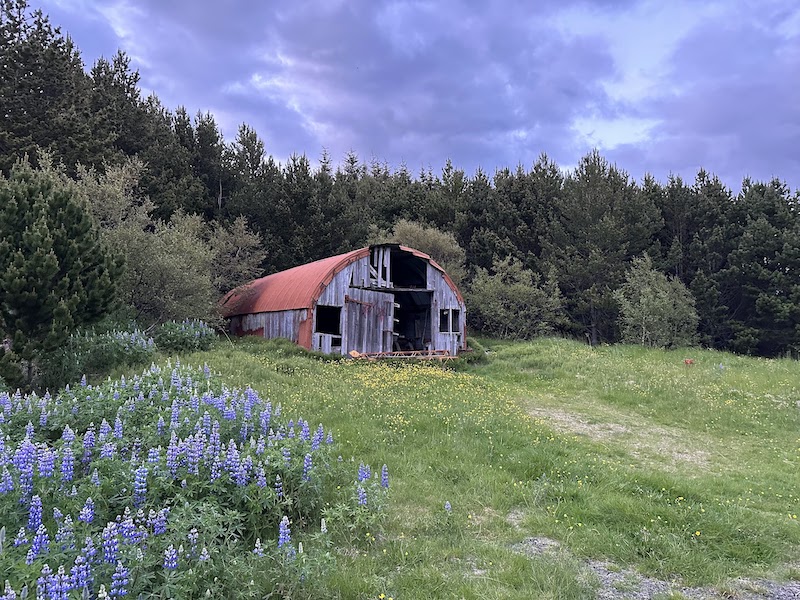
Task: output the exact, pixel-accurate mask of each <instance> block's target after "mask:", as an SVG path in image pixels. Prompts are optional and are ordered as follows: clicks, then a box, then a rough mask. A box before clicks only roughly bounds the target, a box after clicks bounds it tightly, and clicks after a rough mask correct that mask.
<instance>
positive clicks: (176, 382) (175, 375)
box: [170, 369, 181, 392]
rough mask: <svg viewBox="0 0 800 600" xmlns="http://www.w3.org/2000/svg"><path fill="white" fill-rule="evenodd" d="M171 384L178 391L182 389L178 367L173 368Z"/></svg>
mask: <svg viewBox="0 0 800 600" xmlns="http://www.w3.org/2000/svg"><path fill="white" fill-rule="evenodd" d="M170 385H171V386H172V387H174V388H175V390H176V391H178V392H180V391H181V376H180V374H179V373H178V369H172V377H171V378H170Z"/></svg>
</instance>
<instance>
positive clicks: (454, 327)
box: [450, 308, 461, 333]
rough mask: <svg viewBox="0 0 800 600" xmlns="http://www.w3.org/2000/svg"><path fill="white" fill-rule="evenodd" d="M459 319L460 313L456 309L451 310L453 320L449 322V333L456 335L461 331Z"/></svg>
mask: <svg viewBox="0 0 800 600" xmlns="http://www.w3.org/2000/svg"><path fill="white" fill-rule="evenodd" d="M460 317H461V311H460V310H458V309H457V308H454V309H453V318H452V319H451V320H450V331H452V332H453V333H458V332H459V331H461V324H460V322H459V318H460Z"/></svg>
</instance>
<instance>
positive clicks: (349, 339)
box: [222, 244, 467, 355]
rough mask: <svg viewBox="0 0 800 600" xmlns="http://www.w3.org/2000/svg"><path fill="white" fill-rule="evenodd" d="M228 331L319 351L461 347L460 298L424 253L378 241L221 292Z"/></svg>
mask: <svg viewBox="0 0 800 600" xmlns="http://www.w3.org/2000/svg"><path fill="white" fill-rule="evenodd" d="M222 311H223V315H224V316H225V317H226V318H228V319H229V320H230V329H231V332H232V333H234V334H236V335H258V336H263V337H266V338H275V337H283V338H288V339H290V340H293V341H294V342H295V343H297V344H299V345H301V346H304V347H305V348H308V349H310V350H319V351H322V352H325V353H327V354H349V353H351V352H352V351H355V352H358V353H376V352H396V351H414V350H415V351H428V352H434V351H440V352H444V351H446V352H448V353H449V354H451V355H456V354H458V352H459V351H460V350H463V349H465V348H466V339H467V336H466V325H465V307H464V299H463V298H462V296H461V292H459V290H458V288H457V287H456V285H455V283H453V280H452V279H450V277H449V276H448V275H447V273H445V271H444V269H442V267H440V266H439V265H438V264H436V262H435V261H434V260H432V259H431V257H430V256H428V255H427V254H425V253H423V252H420V251H419V250H414V249H413V248H408V247H406V246H400V245H398V244H381V245H375V246H370V247H368V248H361V249H359V250H353V251H352V252H348V253H346V254H340V255H338V256H331V257H329V258H324V259H322V260H318V261H316V262H312V263H309V264H306V265H300V266H299V267H294V268H293V269H288V270H286V271H281V272H280V273H274V274H272V275H267V276H266V277H262V278H261V279H256V280H255V281H252V282H250V283H248V284H246V285H244V286H241V287H239V288H236V289H235V290H233V291H231V292H229V293H228V294H227V295H226V296H225V297H224V298H223V299H222Z"/></svg>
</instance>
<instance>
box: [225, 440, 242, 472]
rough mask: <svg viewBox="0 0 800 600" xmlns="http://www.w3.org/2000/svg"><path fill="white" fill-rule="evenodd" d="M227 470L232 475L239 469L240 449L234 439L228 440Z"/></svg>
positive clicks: (226, 452)
mask: <svg viewBox="0 0 800 600" xmlns="http://www.w3.org/2000/svg"><path fill="white" fill-rule="evenodd" d="M225 470H226V471H227V472H228V473H230V474H231V475H232V476H233V475H235V474H236V471H238V470H239V450H238V448H237V447H236V442H235V441H233V440H228V449H227V450H226V451H225Z"/></svg>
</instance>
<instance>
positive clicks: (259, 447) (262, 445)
mask: <svg viewBox="0 0 800 600" xmlns="http://www.w3.org/2000/svg"><path fill="white" fill-rule="evenodd" d="M266 446H267V441H266V440H265V439H264V436H263V435H260V436H258V442H256V455H258V456H261V455H262V454H264V451H265V450H266Z"/></svg>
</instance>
